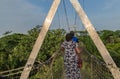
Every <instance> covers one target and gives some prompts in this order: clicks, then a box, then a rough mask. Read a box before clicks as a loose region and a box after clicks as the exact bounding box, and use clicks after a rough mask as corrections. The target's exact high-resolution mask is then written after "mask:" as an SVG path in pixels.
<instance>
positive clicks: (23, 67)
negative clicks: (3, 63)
mask: <svg viewBox="0 0 120 79" xmlns="http://www.w3.org/2000/svg"><path fill="white" fill-rule="evenodd" d="M23 68H24V66H22V67H19V68H16V69H11V70H6V71H2V72H0V74H4V73H8V72H13V71H17V70H21V69H23Z"/></svg>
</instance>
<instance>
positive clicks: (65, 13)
mask: <svg viewBox="0 0 120 79" xmlns="http://www.w3.org/2000/svg"><path fill="white" fill-rule="evenodd" d="M63 6H64V11H65V17H66V22H67V26H68V30H69V31H70V27H69V21H68V15H67V9H66V4H65V1H64V0H63Z"/></svg>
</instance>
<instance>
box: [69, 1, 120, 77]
mask: <svg viewBox="0 0 120 79" xmlns="http://www.w3.org/2000/svg"><path fill="white" fill-rule="evenodd" d="M70 2H71V4H72V5H73V7H74V8H75V10H76V12H77V13H78V15H79V17H80V18H81V20H82V23H83V24H84V26H85V28H86V30H87V31H88V33H89V35H90V37H91V39H92V40H93V42H94V44H95V45H96V47H97V49H98V51H99V52H100V54H101V56H102V57H103V59H104V61H105V63H106V65H107V67H108V68H109V70H110V71H111V73H112V75H113V77H114V79H120V71H119V69H118V67H117V66H116V64H115V63H114V61H113V59H112V57H111V56H110V54H109V52H108V51H107V49H106V47H105V46H104V44H103V42H102V41H101V39H100V38H99V36H98V34H97V32H96V30H95V28H94V26H93V25H92V23H91V22H90V20H89V18H88V17H87V15H86V13H85V12H84V10H83V9H82V7H81V5H80V3H79V2H78V0H70Z"/></svg>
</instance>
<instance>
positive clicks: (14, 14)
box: [0, 0, 120, 36]
mask: <svg viewBox="0 0 120 79" xmlns="http://www.w3.org/2000/svg"><path fill="white" fill-rule="evenodd" d="M52 1H53V0H0V36H1V35H2V34H3V33H4V32H6V31H13V32H16V33H26V32H27V31H28V30H30V29H32V28H33V27H34V26H36V25H42V23H43V21H44V19H45V17H46V15H47V12H48V11H49V8H50V5H51V4H52ZM79 2H80V3H81V6H82V7H83V0H79ZM65 4H66V9H67V16H68V19H69V24H70V25H74V21H75V19H74V16H75V11H74V9H73V7H72V6H71V4H70V2H69V0H65ZM84 10H85V12H86V14H87V15H88V17H89V18H90V20H91V22H92V23H93V25H94V27H95V28H96V29H97V30H102V29H110V30H120V0H84ZM58 15H59V16H60V17H59V18H60V19H58V17H57V16H58ZM76 20H77V25H78V26H77V28H79V29H82V28H83V27H82V24H81V22H80V21H79V17H77V19H76ZM65 22H66V20H65V11H64V8H63V3H61V4H60V6H59V8H58V12H57V14H56V16H55V19H54V20H53V23H52V25H51V28H58V27H56V26H59V23H60V25H61V26H65Z"/></svg>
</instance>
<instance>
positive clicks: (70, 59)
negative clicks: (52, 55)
mask: <svg viewBox="0 0 120 79" xmlns="http://www.w3.org/2000/svg"><path fill="white" fill-rule="evenodd" d="M72 37H73V36H72V35H71V34H70V33H68V34H66V37H65V38H66V40H65V41H64V42H63V43H62V44H61V50H62V51H64V67H65V73H66V78H67V79H80V69H79V67H78V56H77V54H76V52H77V53H80V49H79V48H78V44H77V43H76V42H74V41H73V40H72Z"/></svg>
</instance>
